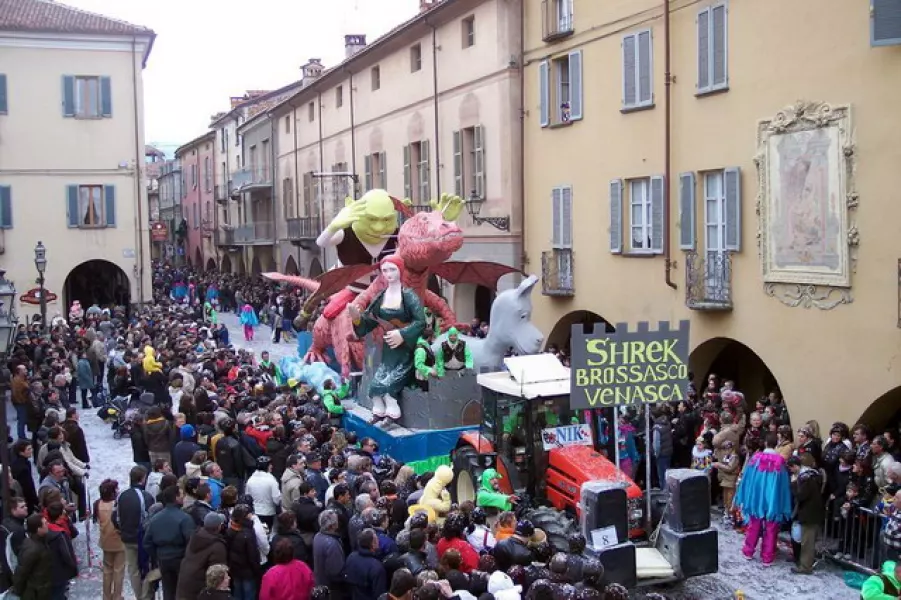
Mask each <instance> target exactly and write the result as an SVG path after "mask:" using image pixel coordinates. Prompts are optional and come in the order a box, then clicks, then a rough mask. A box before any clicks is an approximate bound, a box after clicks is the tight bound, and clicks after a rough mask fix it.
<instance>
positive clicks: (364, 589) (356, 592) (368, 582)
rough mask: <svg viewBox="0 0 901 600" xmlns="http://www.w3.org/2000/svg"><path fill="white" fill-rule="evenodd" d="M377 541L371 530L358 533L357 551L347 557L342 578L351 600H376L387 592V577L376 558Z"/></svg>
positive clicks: (382, 566) (380, 562)
mask: <svg viewBox="0 0 901 600" xmlns="http://www.w3.org/2000/svg"><path fill="white" fill-rule="evenodd" d="M378 549H379V539H378V536H377V535H376V533H375V531H373V530H372V529H364V530H363V531H362V532H360V539H359V550H356V551H354V552H352V553H351V555H350V556H348V557H347V562H346V564H345V565H344V577H345V581H346V582H347V584H348V586H349V587H350V590H351V599H352V600H378V597H379V596H381V595H382V594H384V593H386V592H387V591H388V576H387V574H386V572H385V567H384V565H382V561H380V560H379V559H378V558H377V556H378Z"/></svg>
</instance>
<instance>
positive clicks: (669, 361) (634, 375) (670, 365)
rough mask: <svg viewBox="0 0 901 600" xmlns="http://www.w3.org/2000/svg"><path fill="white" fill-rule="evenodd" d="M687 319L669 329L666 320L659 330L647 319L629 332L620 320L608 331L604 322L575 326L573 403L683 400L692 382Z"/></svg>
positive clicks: (591, 405)
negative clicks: (588, 326)
mask: <svg viewBox="0 0 901 600" xmlns="http://www.w3.org/2000/svg"><path fill="white" fill-rule="evenodd" d="M688 329H689V322H688V321H681V322H680V323H679V328H678V329H671V328H670V324H669V323H668V322H665V321H662V322H660V323H659V325H658V327H657V331H651V330H650V327H649V324H648V323H647V322H642V323H638V326H637V328H636V330H635V331H632V332H630V331H629V330H628V325H627V324H625V323H620V324H617V325H616V331H615V332H613V333H607V331H606V328H605V324H604V323H600V324H597V325H595V327H594V331H592V332H591V333H585V331H584V330H583V328H582V325H581V324H578V325H574V326H573V328H572V341H571V347H570V365H571V369H570V378H571V379H570V396H569V398H570V400H569V403H570V408H572V409H584V408H605V407H610V406H623V405H631V404H656V403H658V402H679V401H682V400H684V399H685V394H686V389H687V386H688Z"/></svg>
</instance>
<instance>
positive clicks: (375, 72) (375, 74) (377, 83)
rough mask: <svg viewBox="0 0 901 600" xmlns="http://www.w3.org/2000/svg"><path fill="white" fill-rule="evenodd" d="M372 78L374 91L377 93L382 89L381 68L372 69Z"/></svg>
mask: <svg viewBox="0 0 901 600" xmlns="http://www.w3.org/2000/svg"><path fill="white" fill-rule="evenodd" d="M370 74H371V76H372V91H376V90H378V89H380V88H381V87H382V70H381V69H380V68H379V67H377V66H376V67H372V71H370Z"/></svg>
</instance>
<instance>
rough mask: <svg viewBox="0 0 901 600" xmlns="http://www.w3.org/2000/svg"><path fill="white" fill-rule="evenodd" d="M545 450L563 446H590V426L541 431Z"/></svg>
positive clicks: (568, 426) (572, 426)
mask: <svg viewBox="0 0 901 600" xmlns="http://www.w3.org/2000/svg"><path fill="white" fill-rule="evenodd" d="M541 442H542V443H543V444H544V449H545V450H550V449H552V448H563V447H565V446H591V445H592V438H591V425H565V426H563V427H548V428H546V429H542V430H541Z"/></svg>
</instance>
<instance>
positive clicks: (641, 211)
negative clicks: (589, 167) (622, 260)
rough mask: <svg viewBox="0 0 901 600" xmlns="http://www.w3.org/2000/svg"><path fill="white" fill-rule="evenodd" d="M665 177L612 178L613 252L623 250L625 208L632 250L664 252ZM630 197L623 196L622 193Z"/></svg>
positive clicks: (650, 252) (649, 252)
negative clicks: (624, 197) (625, 179)
mask: <svg viewBox="0 0 901 600" xmlns="http://www.w3.org/2000/svg"><path fill="white" fill-rule="evenodd" d="M664 192H665V189H664V180H663V177H660V176H654V177H643V178H638V179H630V180H628V181H626V182H625V185H624V184H623V180H621V179H614V180H613V181H611V182H610V252H611V253H613V254H620V253H621V252H622V251H623V250H622V245H623V225H624V224H623V221H624V219H623V210H624V209H625V210H626V211H628V229H627V231H626V235H627V236H628V238H629V246H628V251H629V253H630V254H660V253H662V252H663V233H664V231H663V195H664ZM625 193H628V198H627V199H626V200H625V202H624V200H623V195H624V194H625Z"/></svg>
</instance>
